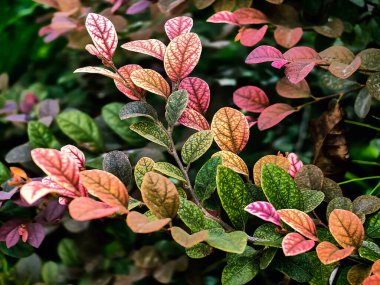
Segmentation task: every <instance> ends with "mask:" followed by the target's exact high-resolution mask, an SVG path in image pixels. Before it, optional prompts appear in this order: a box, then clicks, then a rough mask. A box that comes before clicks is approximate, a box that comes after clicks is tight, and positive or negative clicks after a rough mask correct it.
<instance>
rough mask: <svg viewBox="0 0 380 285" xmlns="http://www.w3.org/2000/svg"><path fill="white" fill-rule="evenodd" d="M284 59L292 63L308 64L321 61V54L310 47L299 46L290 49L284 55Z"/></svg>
mask: <svg viewBox="0 0 380 285" xmlns="http://www.w3.org/2000/svg"><path fill="white" fill-rule="evenodd" d="M284 58H285V59H286V60H287V61H290V62H296V63H304V64H308V63H311V62H317V61H319V60H320V59H321V57H320V56H319V54H318V53H317V52H316V51H315V50H313V49H312V48H309V47H304V46H299V47H294V48H291V49H289V50H288V51H286V52H285V53H284Z"/></svg>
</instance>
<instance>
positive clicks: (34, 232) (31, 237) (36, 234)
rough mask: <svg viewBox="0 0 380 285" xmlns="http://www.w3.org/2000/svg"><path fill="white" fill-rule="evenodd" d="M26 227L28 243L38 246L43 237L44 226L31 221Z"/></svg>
mask: <svg viewBox="0 0 380 285" xmlns="http://www.w3.org/2000/svg"><path fill="white" fill-rule="evenodd" d="M26 229H27V231H28V243H29V244H30V245H31V246H33V247H35V248H38V247H39V246H40V245H41V243H42V241H43V240H44V238H45V230H44V227H43V226H42V225H40V224H37V223H33V224H27V225H26Z"/></svg>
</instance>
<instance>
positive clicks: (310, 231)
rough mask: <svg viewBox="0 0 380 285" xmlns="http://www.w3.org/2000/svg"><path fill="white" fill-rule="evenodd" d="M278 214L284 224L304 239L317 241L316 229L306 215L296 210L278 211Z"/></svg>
mask: <svg viewBox="0 0 380 285" xmlns="http://www.w3.org/2000/svg"><path fill="white" fill-rule="evenodd" d="M278 213H279V215H280V217H281V220H283V221H284V222H285V223H286V224H288V225H289V226H291V227H292V228H293V229H294V230H296V231H297V232H299V233H300V234H302V235H304V236H305V237H307V238H309V239H312V240H315V241H318V238H317V229H316V227H315V224H314V222H313V220H312V219H311V218H310V217H309V216H308V214H306V213H304V212H302V211H300V210H296V209H283V210H278Z"/></svg>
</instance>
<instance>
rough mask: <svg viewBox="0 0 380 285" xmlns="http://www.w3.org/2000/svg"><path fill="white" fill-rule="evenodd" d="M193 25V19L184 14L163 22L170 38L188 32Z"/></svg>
mask: <svg viewBox="0 0 380 285" xmlns="http://www.w3.org/2000/svg"><path fill="white" fill-rule="evenodd" d="M192 27H193V19H191V18H190V17H186V16H181V17H175V18H172V19H170V20H168V21H167V22H166V23H165V32H166V34H167V35H168V38H169V39H170V40H173V39H174V38H176V37H178V36H179V35H182V34H186V33H189V32H190V30H191V28H192Z"/></svg>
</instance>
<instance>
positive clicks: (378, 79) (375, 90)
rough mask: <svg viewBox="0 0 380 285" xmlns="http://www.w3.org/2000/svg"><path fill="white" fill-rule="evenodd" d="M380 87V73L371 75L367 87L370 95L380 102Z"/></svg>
mask: <svg viewBox="0 0 380 285" xmlns="http://www.w3.org/2000/svg"><path fill="white" fill-rule="evenodd" d="M379 85H380V72H377V73H374V74H371V75H370V76H369V77H368V80H367V83H366V86H367V89H368V93H369V95H371V96H372V97H373V98H374V99H376V100H380V88H379Z"/></svg>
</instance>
